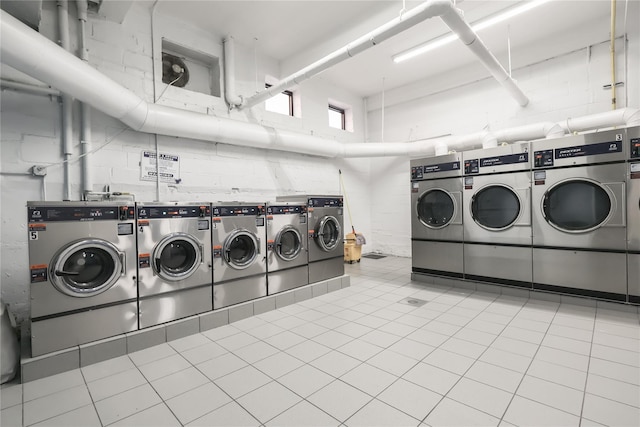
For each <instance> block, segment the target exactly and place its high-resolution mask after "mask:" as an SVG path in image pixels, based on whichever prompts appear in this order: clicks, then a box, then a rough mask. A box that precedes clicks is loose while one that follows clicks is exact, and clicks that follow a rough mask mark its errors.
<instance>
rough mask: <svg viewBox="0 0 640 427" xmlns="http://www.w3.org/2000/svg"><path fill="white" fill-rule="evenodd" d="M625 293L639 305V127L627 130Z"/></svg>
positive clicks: (630, 300) (631, 300)
mask: <svg viewBox="0 0 640 427" xmlns="http://www.w3.org/2000/svg"><path fill="white" fill-rule="evenodd" d="M626 131H627V132H626V139H625V141H627V143H628V144H629V163H628V165H627V167H628V174H627V272H628V278H627V292H628V293H629V302H631V303H634V304H640V127H638V126H635V127H631V128H627V130H626Z"/></svg>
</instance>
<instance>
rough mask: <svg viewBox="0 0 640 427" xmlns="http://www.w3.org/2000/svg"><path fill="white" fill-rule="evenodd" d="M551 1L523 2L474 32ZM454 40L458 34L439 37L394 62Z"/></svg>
mask: <svg viewBox="0 0 640 427" xmlns="http://www.w3.org/2000/svg"><path fill="white" fill-rule="evenodd" d="M549 1H550V0H531V1H527V2H523V3H521V4H519V5H518V6H515V7H512V8H510V9H507V10H505V11H504V12H502V13H499V14H497V15H494V16H491V17H489V18H487V19H483V20H481V21H478V22H477V23H474V24H473V25H471V29H472V30H473V31H480V30H484V29H485V28H489V27H491V26H493V25H496V24H498V23H500V22H503V21H506V20H507V19H509V18H513V17H514V16H517V15H520V14H522V13H525V12H527V11H529V10H531V9H534V8H536V7H538V6H542V5H543V4H545V3H547V2H549ZM454 40H458V36H457V35H456V34H449V35H446V36H442V37H438V38H436V39H433V40H430V41H428V42H426V43H423V44H421V45H418V46H416V47H413V48H411V49H409V50H406V51H404V52H402V53H399V54H397V55H394V56H393V62H395V63H396V64H397V63H399V62H402V61H406V60H407V59H411V58H414V57H416V56H418V55H422V54H423V53H426V52H429V51H432V50H434V49H437V48H439V47H441V46H444V45H446V44H449V43H451V42H452V41H454Z"/></svg>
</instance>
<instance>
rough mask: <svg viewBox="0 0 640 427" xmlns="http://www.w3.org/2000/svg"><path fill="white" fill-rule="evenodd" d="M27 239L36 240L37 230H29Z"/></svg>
mask: <svg viewBox="0 0 640 427" xmlns="http://www.w3.org/2000/svg"><path fill="white" fill-rule="evenodd" d="M29 240H38V232H37V231H30V232H29Z"/></svg>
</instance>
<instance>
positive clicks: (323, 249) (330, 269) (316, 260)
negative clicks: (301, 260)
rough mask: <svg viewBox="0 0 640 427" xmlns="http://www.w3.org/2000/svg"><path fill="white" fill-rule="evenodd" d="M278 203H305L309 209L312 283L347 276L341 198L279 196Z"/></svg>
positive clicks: (310, 278)
mask: <svg viewBox="0 0 640 427" xmlns="http://www.w3.org/2000/svg"><path fill="white" fill-rule="evenodd" d="M276 200H277V201H289V202H302V203H305V204H306V205H307V220H308V224H307V225H308V248H309V251H308V254H309V257H308V259H309V283H315V282H320V281H322V280H327V279H331V278H333V277H338V276H342V275H343V274H344V240H343V234H342V230H343V227H344V219H343V214H344V213H343V209H344V208H343V206H344V204H343V203H344V202H343V198H342V196H325V195H295V196H280V197H277V198H276Z"/></svg>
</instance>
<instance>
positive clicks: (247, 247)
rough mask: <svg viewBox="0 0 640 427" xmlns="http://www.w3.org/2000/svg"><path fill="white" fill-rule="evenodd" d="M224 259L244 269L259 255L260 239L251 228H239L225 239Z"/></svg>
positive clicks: (233, 265) (238, 268)
mask: <svg viewBox="0 0 640 427" xmlns="http://www.w3.org/2000/svg"><path fill="white" fill-rule="evenodd" d="M223 251H224V252H223V253H224V259H225V261H226V262H227V264H229V265H230V266H231V267H233V268H235V269H237V270H242V269H245V268H247V267H249V266H250V265H251V264H252V263H253V261H254V260H255V259H256V257H257V256H258V252H259V251H258V239H257V238H256V236H255V235H254V234H253V233H251V232H250V231H249V230H244V229H238V230H235V231H234V232H233V233H231V234H230V235H229V237H227V239H226V240H225V241H224V248H223Z"/></svg>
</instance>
